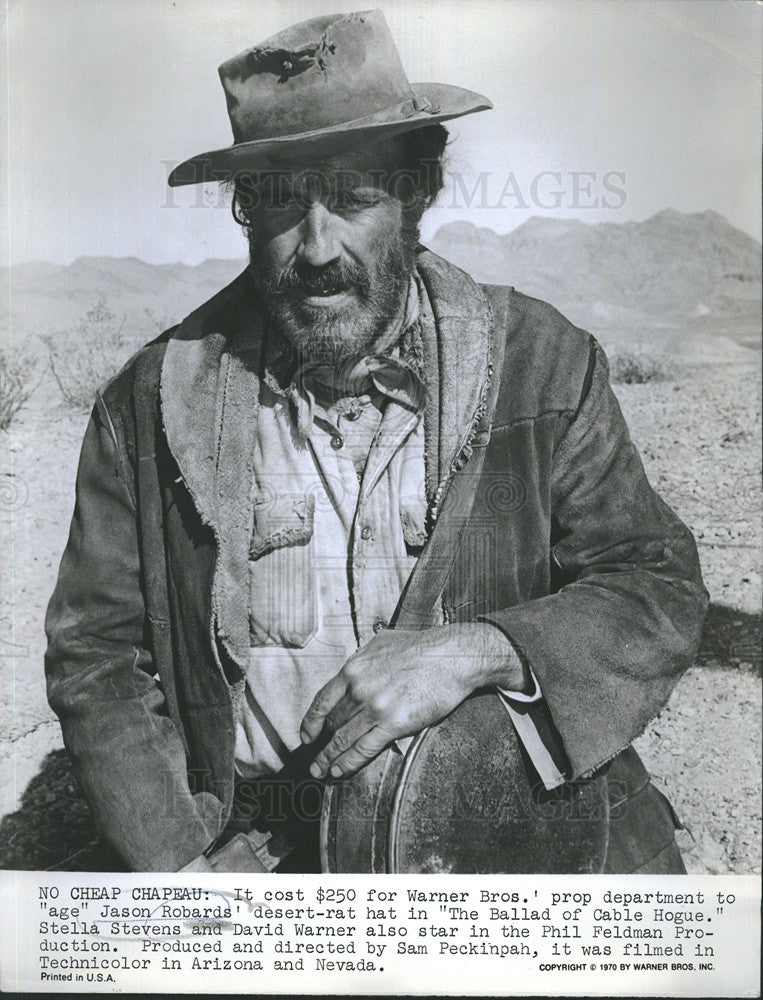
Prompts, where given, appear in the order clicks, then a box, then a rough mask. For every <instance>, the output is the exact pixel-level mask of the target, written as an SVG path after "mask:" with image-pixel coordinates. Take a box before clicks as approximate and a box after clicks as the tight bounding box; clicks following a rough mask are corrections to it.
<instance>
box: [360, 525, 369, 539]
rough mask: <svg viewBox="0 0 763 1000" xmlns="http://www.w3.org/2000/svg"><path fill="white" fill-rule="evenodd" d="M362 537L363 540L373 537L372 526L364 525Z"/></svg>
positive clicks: (361, 531)
mask: <svg viewBox="0 0 763 1000" xmlns="http://www.w3.org/2000/svg"><path fill="white" fill-rule="evenodd" d="M360 537H361V538H370V537H371V526H370V525H369V524H364V525H363V527H362V528H361V530H360Z"/></svg>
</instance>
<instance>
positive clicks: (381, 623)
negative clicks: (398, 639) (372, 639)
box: [373, 618, 389, 632]
mask: <svg viewBox="0 0 763 1000" xmlns="http://www.w3.org/2000/svg"><path fill="white" fill-rule="evenodd" d="M388 624H389V622H386V621H385V620H384V619H383V618H377V619H376V621H375V622H374V624H373V629H374V632H381V631H383V630H384V629H385V628H386V627H387V625H388Z"/></svg>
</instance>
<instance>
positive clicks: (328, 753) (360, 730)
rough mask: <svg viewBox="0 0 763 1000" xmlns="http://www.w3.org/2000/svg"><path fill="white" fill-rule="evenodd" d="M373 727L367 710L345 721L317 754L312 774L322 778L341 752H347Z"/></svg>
mask: <svg viewBox="0 0 763 1000" xmlns="http://www.w3.org/2000/svg"><path fill="white" fill-rule="evenodd" d="M372 727H373V722H371V720H370V719H369V717H368V716H367V715H366V713H365V712H359V713H358V714H357V715H355V716H353V718H352V719H350V721H349V722H347V723H345V725H343V726H342V727H341V728H340V729H337V731H336V732H335V733H334V735H333V736H332V737H331V739H330V740H329V741H328V743H327V744H326V746H325V747H324V748H323V749H322V750H321V752H320V753H319V754H318V755H317V756H316V758H315V760H314V761H313V763H312V764H311V765H310V774H312V776H313V777H314V778H322V777H323V776H324V775H325V774H326V772H327V771H328V769H329V768H330V767H331V765H332V764H333V762H334V760H335V759H336V758H337V757H339V756H340V754H343V753H346V752H347V751H348V750H349V749H350V747H351V746H353V744H354V743H355V742H356V740H358V739H360V737H362V736H363V735H364V734H365V733H367V732H368V730H369V729H371V728H372Z"/></svg>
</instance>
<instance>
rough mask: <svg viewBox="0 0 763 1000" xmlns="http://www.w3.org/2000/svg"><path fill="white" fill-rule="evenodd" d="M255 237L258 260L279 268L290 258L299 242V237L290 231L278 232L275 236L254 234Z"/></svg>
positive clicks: (270, 266)
mask: <svg viewBox="0 0 763 1000" xmlns="http://www.w3.org/2000/svg"><path fill="white" fill-rule="evenodd" d="M255 239H256V244H257V248H258V251H259V257H260V261H261V262H262V263H263V264H264V265H265V266H266V267H269V268H273V269H279V270H280V269H281V268H283V267H285V266H286V265H287V264H288V263H289V261H290V260H291V259H292V257H293V256H294V252H295V250H296V249H297V245H298V243H299V238H298V237H297V235H296V234H295V233H293V232H292V231H288V232H285V233H280V234H279V235H277V236H273V235H272V234H263V235H262V236H259V234H255Z"/></svg>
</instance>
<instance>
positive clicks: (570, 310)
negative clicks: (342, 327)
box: [0, 209, 761, 344]
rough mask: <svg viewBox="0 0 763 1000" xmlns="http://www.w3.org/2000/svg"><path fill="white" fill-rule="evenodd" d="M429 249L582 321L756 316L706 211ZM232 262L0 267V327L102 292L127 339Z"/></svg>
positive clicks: (742, 273)
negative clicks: (0, 295) (2, 293)
mask: <svg viewBox="0 0 763 1000" xmlns="http://www.w3.org/2000/svg"><path fill="white" fill-rule="evenodd" d="M429 245H430V246H431V248H432V249H433V250H434V251H435V252H436V253H439V254H441V255H442V256H443V257H446V258H447V259H448V260H451V261H452V262H453V263H454V264H457V265H458V266H459V267H462V268H464V269H465V270H466V271H469V272H470V273H471V274H472V275H473V276H474V277H475V278H477V279H478V280H482V281H492V282H497V283H501V284H511V285H514V286H515V287H516V288H518V289H520V290H521V291H523V292H526V293H528V294H530V295H534V296H537V297H539V298H542V299H546V300H547V301H550V302H552V303H553V304H554V305H555V306H557V307H558V308H559V309H561V310H562V311H563V312H566V313H567V314H568V315H569V316H570V318H571V319H573V320H574V321H575V322H577V323H581V324H583V325H585V326H587V327H588V328H589V329H593V330H594V331H598V330H599V329H607V328H612V329H614V328H619V329H623V328H626V327H631V328H632V329H633V328H636V327H639V326H644V327H649V328H650V329H652V330H654V329H656V328H659V327H660V326H661V325H663V326H666V327H669V326H671V325H675V324H676V323H682V324H683V323H685V322H686V321H691V322H692V324H693V326H694V327H698V326H703V327H705V328H707V329H710V328H711V327H712V325H713V323H718V322H722V323H726V324H727V325H728V323H733V324H735V325H737V326H739V325H742V326H751V325H753V326H754V325H755V324H756V323H757V317H758V315H759V310H760V295H761V264H760V252H761V248H760V245H759V244H758V243H756V242H755V240H753V239H752V238H751V237H749V236H747V235H745V234H744V233H742V232H740V231H739V230H737V229H734V227H733V226H731V225H730V224H729V223H728V222H727V221H726V219H724V218H723V217H722V216H720V215H717V214H716V213H715V212H704V213H702V214H695V215H684V214H682V213H681V212H676V211H673V210H672V209H667V210H665V211H663V212H659V213H658V214H657V215H654V216H652V218H650V219H647V220H646V221H645V222H625V223H620V224H615V223H599V224H597V225H593V226H589V225H586V224H585V223H583V222H579V221H576V220H560V219H546V218H538V217H535V218H531V219H528V221H527V222H525V223H524V224H523V225H521V226H519V227H518V228H517V229H515V230H513V232H510V233H508V234H506V235H499V234H497V233H495V232H493V231H492V230H491V229H481V228H477V227H476V226H475V225H473V224H472V223H470V222H454V223H451V224H449V225H447V226H443V227H441V228H440V229H439V230H438V231H437V233H436V234H435V235H434V237H433V238H432V239H431V240H430V241H429ZM244 266H245V261H244V260H207V261H205V262H204V263H202V264H199V265H197V266H195V267H194V266H189V265H185V264H147V263H145V262H144V261H141V260H138V259H137V258H135V257H124V258H111V257H80V258H79V259H77V260H75V261H74V262H73V263H72V264H70V265H69V266H68V267H60V266H56V265H53V264H46V263H30V264H19V265H16V266H14V267H13V268H11V269H10V270H9V269H8V268H5V269H0V285H1V286H2V289H3V290H4V291H5V292H6V294H7V292H8V291H10V295H9V296H8V297H7V300H6V301H5V302H4V303H3V304H2V305H0V334H2V335H3V337H6V336H7V332H8V329H9V328H10V327H11V324H12V328H13V332H14V338H15V340H16V342H17V343H18V342H19V341H20V340H23V339H26V340H28V342H29V343H30V344H31V343H34V342H35V341H36V335H37V334H53V335H54V336H57V335H59V334H60V335H62V336H63V335H66V333H67V332H68V331H71V330H74V329H75V328H76V326H77V323H78V322H79V321H80V320H81V319H82V317H83V316H84V315H85V313H86V312H87V311H88V310H89V309H92V308H93V306H95V305H96V304H97V303H98V302H99V301H101V300H103V302H104V303H105V305H106V307H107V308H108V309H109V310H110V311H111V312H112V313H113V314H114V315H115V317H117V319H118V320H119V321H121V320H123V319H124V323H125V327H124V329H125V332H126V333H127V332H129V336H130V339H131V340H134V341H135V342H136V343H140V342H145V341H147V340H149V339H151V338H152V337H154V336H156V334H157V333H158V332H160V330H161V329H163V328H164V327H166V326H169V325H171V324H173V323H176V322H178V321H179V320H181V319H182V318H183V317H184V316H186V315H187V314H188V313H189V312H190V311H191V310H192V309H194V308H195V307H196V306H198V305H200V304H201V303H202V302H203V301H204V300H205V299H207V298H209V297H210V296H212V295H213V294H214V293H215V292H217V291H218V290H219V289H221V288H223V287H224V286H225V285H226V284H228V282H230V281H232V280H233V278H234V277H235V276H236V275H237V274H239V273H240V272H241V270H242V269H243V268H244Z"/></svg>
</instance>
